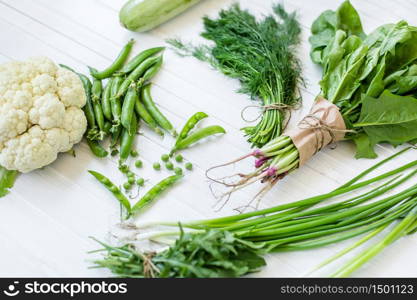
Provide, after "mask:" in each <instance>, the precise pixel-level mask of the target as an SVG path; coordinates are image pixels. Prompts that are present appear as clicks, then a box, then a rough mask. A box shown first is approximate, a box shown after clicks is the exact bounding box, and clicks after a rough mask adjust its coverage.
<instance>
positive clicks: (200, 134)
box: [171, 125, 226, 154]
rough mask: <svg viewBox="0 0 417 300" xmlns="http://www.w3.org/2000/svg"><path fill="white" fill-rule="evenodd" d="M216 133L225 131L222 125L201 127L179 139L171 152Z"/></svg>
mask: <svg viewBox="0 0 417 300" xmlns="http://www.w3.org/2000/svg"><path fill="white" fill-rule="evenodd" d="M217 133H226V131H225V130H224V128H223V127H221V126H218V125H213V126H208V127H205V128H201V129H198V130H196V131H195V132H193V133H192V134H190V135H188V136H187V137H186V138H185V139H182V140H180V141H179V142H178V143H177V144H176V145H175V146H174V148H173V149H172V150H171V154H173V153H175V152H176V151H178V150H181V149H185V148H187V147H189V146H190V145H192V144H194V143H196V142H198V141H199V140H201V139H203V138H206V137H209V136H211V135H214V134H217Z"/></svg>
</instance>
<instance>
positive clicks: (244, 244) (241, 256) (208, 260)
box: [95, 230, 266, 278]
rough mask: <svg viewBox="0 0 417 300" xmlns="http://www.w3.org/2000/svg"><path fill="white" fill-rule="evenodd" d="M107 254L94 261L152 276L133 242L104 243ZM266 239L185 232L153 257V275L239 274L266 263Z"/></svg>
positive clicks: (127, 273)
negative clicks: (259, 240) (253, 241)
mask: <svg viewBox="0 0 417 300" xmlns="http://www.w3.org/2000/svg"><path fill="white" fill-rule="evenodd" d="M101 244H102V245H103V246H104V249H103V251H107V255H106V257H105V258H104V259H102V260H97V261H95V264H96V265H97V266H98V267H103V268H109V269H110V270H111V271H112V272H113V273H114V274H117V275H120V276H123V277H149V276H150V274H147V273H146V271H145V269H144V257H145V256H146V255H147V254H146V253H145V254H141V253H139V252H138V251H137V250H135V248H134V247H133V245H125V246H123V247H111V246H108V245H105V244H103V243H101ZM263 246H264V244H263V243H258V244H255V243H252V242H249V241H243V240H241V239H239V238H237V237H236V236H235V235H234V234H233V233H231V232H229V231H219V230H208V231H206V232H203V233H197V234H192V233H182V234H181V235H180V237H179V238H178V239H177V240H176V241H175V244H174V245H172V246H171V247H170V248H168V249H167V250H165V251H162V252H160V253H156V254H154V255H153V256H152V258H151V261H152V263H153V265H154V266H155V267H156V268H157V271H155V272H154V273H153V276H154V277H161V278H167V277H171V278H173V277H182V278H192V277H199V278H208V277H240V276H243V275H245V274H248V273H250V272H255V271H258V270H259V269H260V268H262V267H263V266H265V265H266V262H265V260H264V259H263V258H262V256H261V255H262V254H264V250H262V248H263Z"/></svg>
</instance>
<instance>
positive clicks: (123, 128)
mask: <svg viewBox="0 0 417 300" xmlns="http://www.w3.org/2000/svg"><path fill="white" fill-rule="evenodd" d="M133 44H134V40H130V41H129V42H128V43H127V44H126V45H125V46H124V47H123V48H122V50H121V51H120V53H119V55H118V56H117V58H116V59H115V60H114V62H113V63H112V64H111V65H110V66H108V67H107V68H105V69H104V70H102V71H98V70H97V69H95V68H92V67H88V68H89V70H90V75H91V77H92V82H91V80H90V79H89V78H88V77H87V76H85V75H83V74H79V73H77V74H78V75H79V77H80V79H81V81H82V83H83V86H84V89H85V93H86V98H87V103H86V105H85V107H84V112H85V115H86V117H87V121H88V130H87V132H86V134H85V138H86V140H87V144H88V145H89V147H90V149H91V151H92V153H93V154H94V155H95V156H97V157H106V156H107V155H108V151H106V150H105V149H104V148H103V147H102V145H101V142H102V141H103V140H104V139H105V138H106V137H107V136H109V137H110V148H111V150H112V151H111V153H112V155H113V154H114V155H117V153H120V159H121V161H125V160H126V159H127V158H128V157H129V155H130V153H131V151H132V146H133V145H134V140H135V137H136V133H137V130H138V128H139V125H140V120H143V121H144V123H145V124H147V126H149V127H150V128H151V129H152V130H153V131H155V132H156V133H157V134H158V135H163V131H162V130H165V131H168V132H170V133H171V134H172V135H174V136H175V135H176V132H175V129H174V127H173V126H172V124H171V123H170V122H169V120H168V119H167V118H166V117H165V116H164V115H163V114H162V113H161V111H160V110H159V109H158V108H157V106H156V104H155V102H154V101H153V99H152V96H151V93H150V87H151V85H150V83H149V81H150V80H151V79H152V78H153V77H154V76H155V75H156V74H157V73H158V71H159V70H160V69H161V66H162V62H163V57H162V54H160V53H161V52H162V51H163V50H164V49H165V48H164V47H155V48H150V49H147V50H144V51H142V52H140V53H139V54H137V55H136V56H134V57H133V58H132V59H131V60H130V61H128V62H127V63H126V61H127V59H128V57H129V54H130V52H131V50H132V47H133ZM61 66H62V67H66V66H63V65H61ZM66 68H68V67H66ZM68 69H70V68H68ZM70 70H71V71H73V70H72V69H70ZM73 72H74V71H73ZM103 80H106V81H107V82H103ZM118 145H120V149H119V150H116V147H117V146H118Z"/></svg>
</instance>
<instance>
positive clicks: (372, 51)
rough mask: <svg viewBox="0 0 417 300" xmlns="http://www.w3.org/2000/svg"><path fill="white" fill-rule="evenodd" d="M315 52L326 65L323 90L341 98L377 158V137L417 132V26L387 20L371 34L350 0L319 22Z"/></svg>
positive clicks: (405, 137)
mask: <svg viewBox="0 0 417 300" xmlns="http://www.w3.org/2000/svg"><path fill="white" fill-rule="evenodd" d="M311 31H312V36H311V37H310V44H311V46H312V48H311V52H310V55H311V58H312V60H313V62H315V63H317V64H319V65H321V66H322V67H323V78H322V80H321V81H320V87H321V95H322V96H323V97H324V98H326V99H327V100H329V101H331V102H332V103H334V104H336V105H337V106H338V107H339V109H340V112H341V113H342V115H343V117H344V120H345V123H346V125H347V127H348V128H350V129H354V130H355V131H356V132H355V133H351V134H348V135H347V138H349V139H353V140H354V142H355V143H356V146H357V154H356V157H357V158H361V157H366V158H374V157H376V153H375V152H374V150H373V148H374V146H375V145H376V144H377V143H380V142H387V143H390V144H392V145H398V144H402V143H405V142H411V141H413V140H414V139H416V138H417V100H416V99H415V98H414V97H412V96H413V95H416V92H417V27H414V26H410V25H408V23H407V22H406V21H400V22H398V23H396V24H385V25H382V26H380V27H378V28H377V29H375V30H374V31H373V32H372V33H370V34H368V35H366V34H365V33H364V31H363V28H362V23H361V20H360V17H359V15H358V13H357V11H356V10H355V8H354V7H353V6H352V5H351V4H350V2H349V1H346V2H344V3H343V4H342V5H341V6H340V7H339V8H338V9H337V10H336V11H331V10H327V11H325V12H323V13H322V14H321V15H320V16H319V17H318V18H317V19H316V20H315V21H314V23H313V25H312V28H311Z"/></svg>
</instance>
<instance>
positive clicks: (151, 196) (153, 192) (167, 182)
mask: <svg viewBox="0 0 417 300" xmlns="http://www.w3.org/2000/svg"><path fill="white" fill-rule="evenodd" d="M182 177H183V176H182V175H173V176H170V177H167V178H165V179H163V180H162V181H160V182H159V183H157V184H156V185H154V186H153V187H152V188H151V189H150V190H149V191H148V192H147V193H146V194H145V195H144V196H143V197H142V198H141V199H140V200H139V201H138V202H136V204H135V205H134V206H133V207H132V210H131V212H132V214H134V213H137V212H139V211H140V210H141V209H142V208H143V207H145V206H147V205H149V204H150V203H151V202H152V201H153V200H155V199H156V198H157V197H158V196H160V195H161V193H162V192H163V191H164V190H166V189H167V188H169V187H171V186H173V185H174V183H176V182H177V181H178V180H179V179H181V178H182Z"/></svg>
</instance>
